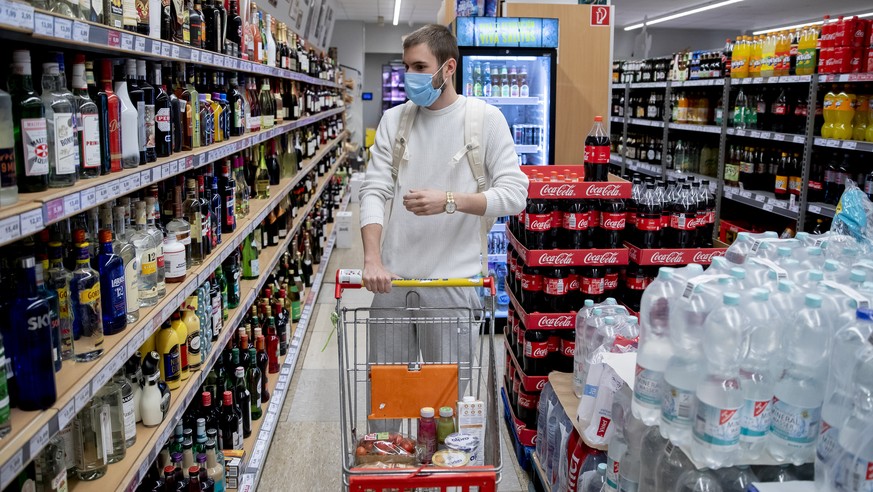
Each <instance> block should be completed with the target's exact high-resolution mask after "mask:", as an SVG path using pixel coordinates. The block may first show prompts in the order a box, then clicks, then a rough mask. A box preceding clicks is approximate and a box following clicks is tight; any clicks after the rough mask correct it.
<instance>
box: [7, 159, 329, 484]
mask: <svg viewBox="0 0 873 492" xmlns="http://www.w3.org/2000/svg"><path fill="white" fill-rule="evenodd" d="M322 155H323V154H322ZM316 157H318V156H316ZM344 159H345V156H343V157H341V158H340V159H338V160H337V162H336V164H335V165H334V167H332V168H331V170H330V171H329V172H328V173H327V174H326V175H325V176H324V177H322V178H321V179H320V180H319V184H318V187H317V188H316V191H315V194H314V195H313V197H312V199H311V200H310V201H309V203H308V204H307V206H306V208H305V209H304V210H302V211H301V212H300V214H299V215H298V220H297V221H295V224H294V226H293V228H292V229H291V230H290V231H289V232H288V235H287V237H286V238H285V240H283V241H282V243H280V244H279V246H278V247H273V248H269V249H268V250H264V252H263V253H262V254H261V255H260V256H259V259H260V261H261V262H262V264H263V265H264V266H265V269H264V270H263V272H264V273H263V274H262V275H261V276H259V277H258V278H257V279H251V280H246V279H243V280H242V281H241V282H240V292H244V293H246V294H245V295H244V297H243V299H242V300H241V302H240V304H239V306H238V307H237V308H236V309H233V310H231V314H230V316H228V319H227V320H226V321H225V322H224V324H223V325H222V326H223V328H222V331H221V334H220V335H219V339H218V341H217V342H215V343H213V350H212V351H211V352H210V353H209V356H208V358H207V359H205V360H204V361H203V365H202V366H201V368H200V370H199V371H197V372H194V373H191V376H190V377H189V378H188V379H187V380H186V381H183V382H182V384H181V385H180V387H179V388H177V389H176V390H174V391H172V392H171V400H170V408H169V410H168V411H167V415H166V416H165V417H164V420H163V422H161V424H160V425H158V426H156V427H151V428H149V427H145V426H142V425H139V424H137V439H136V443H135V444H134V445H133V446H132V447H130V448H128V449H127V453H126V455H125V458H124V459H123V460H121V461H120V462H119V463H114V464H111V465H108V468H107V472H106V475H104V476H103V477H102V478H100V479H98V480H94V481H90V482H86V481H77V480H72V481H70V482H69V483H70V490H71V491H72V490H79V491H83V490H129V491H130V490H133V489H135V488H136V486H137V485H138V483H139V482H140V480H142V479H143V478H144V477H145V475H146V472H147V471H148V468H149V466H151V465H152V463H153V462H154V460H155V458H156V457H157V455H158V453H159V452H160V450H161V448H162V447H163V445H164V443H165V442H166V441H167V439H168V438H169V437H170V435H171V434H172V433H173V430H174V429H175V427H176V424H177V423H178V422H179V420H180V419H181V418H182V415H183V414H184V412H185V410H186V409H187V408H188V406H189V404H190V403H191V401H192V400H193V399H194V398H195V396H196V395H197V389H198V388H200V385H201V384H202V383H203V382H204V381H205V380H206V376H207V375H208V374H209V371H210V370H211V368H212V366H213V365H214V364H215V362H216V361H217V360H218V358H219V356H220V354H221V351H222V348H223V347H224V346H225V345H227V343H228V341H229V340H230V338H231V337H232V336H233V333H234V331H235V329H234V328H235V327H236V326H237V325H238V324H239V323H240V322H241V321H242V319H243V318H244V317H245V316H246V315H247V314H248V312H249V309H250V308H251V305H252V304H253V303H254V302H255V300H256V298H257V295H258V293H259V292H260V291H261V288H262V287H263V285H264V283H266V281H267V278H268V277H269V275H268V273H267V272H270V271H272V269H273V268H274V267H275V266H276V264H277V263H278V261H279V259H280V258H281V257H282V253H284V252H285V251H286V250H287V249H288V245H289V244H290V243H291V240H292V239H293V237H294V236H295V235H296V233H297V231H298V230H299V229H300V227H301V226H302V225H303V222H304V220H305V218H306V216H307V215H308V213H309V211H310V210H311V209H312V207H313V206H314V205H315V202H316V201H317V200H318V198H319V196H320V195H321V193H322V192H323V191H324V188H325V186H326V184H327V182H328V181H329V180H330V178H331V177H333V175H334V173H335V172H336V168H337V166H338V165H339V164H340V163H341V162H342V161H343V160H344ZM313 161H315V160H313ZM290 189H291V187H288V189H287V190H284V191H285V193H284V194H283V195H279V196H285V195H287V193H288V191H290ZM277 203H278V202H277ZM269 211H270V209H269V208H267V209H266V212H267V213H269ZM263 215H266V214H263ZM259 223H260V221H249V225H251V229H250V230H249V232H250V231H251V230H252V229H254V227H255V226H257V224H259ZM247 228H248V227H247ZM243 236H244V235H243ZM240 239H241V237H240ZM331 244H332V243H331ZM325 252H326V253H327V250H325ZM197 285H199V284H196V285H195V286H194V288H195V289H196V286H197ZM315 285H316V284H315V282H313V289H315V288H316V287H315ZM192 291H193V289H192ZM316 297H317V295H316V296H314V295H312V290H310V293H309V294H308V295H307V298H306V302H307V307H308V308H309V312H310V313H311V311H312V307H313V306H312V304H313V303H314V300H315V298H316ZM308 319H309V318H308V317H307V318H306V321H307V322H308ZM303 323H304V318H303V316H302V315H301V318H300V321H299V322H298V324H297V328H298V329H297V330H295V331H294V336H293V338H292V340H291V343H289V345H288V353H287V355H286V357H285V360H284V363H283V365H282V368H281V370H280V372H279V374H278V375H277V376H278V377H274V378H272V384H271V389H273V390H274V391H275V388H276V387H277V385H278V384H279V378H283V375H284V380H283V381H284V384H287V383H288V380H289V379H290V376H291V373H292V372H293V366H291V367H290V368H289V366H288V365H287V364H286V363H287V362H288V359H289V358H292V359H294V360H295V361H296V357H297V352H299V350H300V347H301V343H300V341H301V337H302V334H298V332H300V327H301V326H303V327H304V328H303V331H304V332H305V325H303ZM138 348H139V347H135V348H134V350H136V349H138ZM120 360H121V362H122V363H123V362H124V360H125V359H120ZM284 397H285V393H284V391H280V392H279V395H276V394H275V392H274V393H273V395H272V397H271V399H270V405H269V406H268V407H267V410H266V411H265V412H264V416H263V417H262V418H261V420H259V421H255V422H259V424H260V427H259V431H260V429H261V428H263V423H264V422H266V420H267V414H269V413H270V412H271V409H272V414H271V422H273V427H275V419H276V417H277V416H278V413H279V412H278V411H279V410H281V401H283V400H284ZM274 399H275V400H274ZM274 401H275V403H274ZM255 422H253V423H252V424H253V429H252V436H255V435H258V436H260V432H257V433H256V432H255V430H254V425H255ZM270 435H272V433H271V434H270ZM246 442H247V443H249V444H250V441H249V439H246ZM248 449H249V448H247V450H248ZM249 456H251V455H249ZM13 478H14V477H13ZM239 488H240V489H242V486H240V487H239Z"/></svg>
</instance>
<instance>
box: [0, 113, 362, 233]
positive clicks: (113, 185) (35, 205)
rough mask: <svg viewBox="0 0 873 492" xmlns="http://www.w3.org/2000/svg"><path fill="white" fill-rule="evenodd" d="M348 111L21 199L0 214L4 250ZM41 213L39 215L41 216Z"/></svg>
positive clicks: (281, 127) (22, 196)
mask: <svg viewBox="0 0 873 492" xmlns="http://www.w3.org/2000/svg"><path fill="white" fill-rule="evenodd" d="M343 111H345V109H344V108H336V109H332V110H329V111H324V112H322V113H320V114H317V115H315V116H310V117H307V118H301V119H299V120H295V121H290V122H287V123H282V124H280V125H277V126H276V127H274V128H271V129H269V130H263V131H260V132H258V133H255V134H252V135H246V136H242V137H235V138H231V139H230V140H228V141H227V142H221V143H219V144H215V145H210V146H209V147H204V148H201V149H197V150H189V151H185V152H179V153H176V154H173V155H172V156H170V157H165V158H161V159H158V160H157V161H156V162H153V163H151V164H147V165H145V166H140V167H138V168H136V169H124V170H122V171H120V172H117V173H112V174H107V175H104V176H98V177H96V178H93V179H81V180H79V181H78V182H77V183H76V184H75V185H74V186H70V187H68V188H53V189H49V190H46V191H42V192H39V193H27V194H21V195H19V196H20V197H21V200H20V202H19V203H18V204H16V205H14V206H12V207H9V208H3V209H0V231H3V232H6V233H8V234H2V235H0V245H3V244H7V243H10V242H12V241H15V240H16V239H18V238H20V237H23V236H28V235H30V234H33V233H35V232H39V231H40V230H42V229H43V228H45V227H46V226H48V225H50V224H53V223H55V222H58V221H60V220H63V219H65V218H68V217H71V216H73V215H75V214H77V213H80V212H82V211H85V210H88V209H90V208H93V207H96V206H97V205H100V204H101V203H106V202H108V201H110V200H112V199H114V198H117V197H119V196H122V195H126V194H128V193H132V192H134V191H136V190H139V189H142V188H146V187H148V186H149V185H150V184H152V183H154V182H157V181H160V180H163V179H167V178H169V177H171V176H175V175H177V174H181V173H184V172H186V171H189V170H191V169H196V168H199V167H201V166H205V165H206V164H208V163H210V162H214V161H217V160H219V159H222V158H224V157H227V156H229V155H231V154H234V153H236V152H239V151H241V150H243V149H246V148H248V147H251V146H253V145H257V144H259V143H261V142H264V141H267V140H269V139H271V138H273V137H276V136H278V135H281V134H283V133H287V132H289V131H291V130H294V129H296V128H300V127H304V126H307V125H311V124H313V123H316V122H318V121H321V120H323V119H325V118H329V117H331V116H335V115H338V114H341V113H342V112H343ZM37 210H39V213H37Z"/></svg>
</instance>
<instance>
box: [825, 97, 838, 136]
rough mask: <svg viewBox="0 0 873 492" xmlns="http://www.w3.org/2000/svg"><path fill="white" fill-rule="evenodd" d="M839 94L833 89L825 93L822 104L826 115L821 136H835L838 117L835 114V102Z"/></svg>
mask: <svg viewBox="0 0 873 492" xmlns="http://www.w3.org/2000/svg"><path fill="white" fill-rule="evenodd" d="M836 100H837V95H836V94H834V92H833V91H829V92H828V93H827V94H825V97H824V104H823V105H822V116H823V117H824V125H822V127H821V136H822V137H824V138H834V124H835V123H836V118H835V115H834V104H835V103H836Z"/></svg>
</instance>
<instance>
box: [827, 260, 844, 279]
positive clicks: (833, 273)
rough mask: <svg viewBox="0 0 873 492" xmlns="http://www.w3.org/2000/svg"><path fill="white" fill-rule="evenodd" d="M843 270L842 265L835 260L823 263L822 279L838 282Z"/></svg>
mask: <svg viewBox="0 0 873 492" xmlns="http://www.w3.org/2000/svg"><path fill="white" fill-rule="evenodd" d="M843 270H844V268H843V265H841V264H840V262H839V261H837V260H834V259H829V260H825V262H824V277H825V278H826V279H827V280H831V281H833V282H838V281H839V277H841V276H842V271H843Z"/></svg>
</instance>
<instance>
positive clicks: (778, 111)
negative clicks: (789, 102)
mask: <svg viewBox="0 0 873 492" xmlns="http://www.w3.org/2000/svg"><path fill="white" fill-rule="evenodd" d="M771 112H772V113H773V114H775V115H778V116H784V115H785V114H787V113H788V107H787V106H786V105H784V104H778V103H774V104H773V108H772V109H771Z"/></svg>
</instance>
